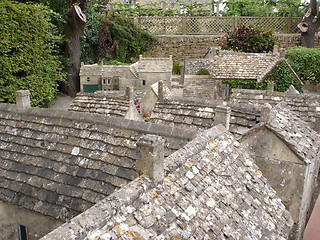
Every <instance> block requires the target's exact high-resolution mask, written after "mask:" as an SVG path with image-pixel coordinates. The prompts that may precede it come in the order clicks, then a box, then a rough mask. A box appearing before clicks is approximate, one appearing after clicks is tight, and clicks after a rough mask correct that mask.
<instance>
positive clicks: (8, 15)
mask: <svg viewBox="0 0 320 240" xmlns="http://www.w3.org/2000/svg"><path fill="white" fill-rule="evenodd" d="M52 15H54V13H53V12H52V11H49V10H48V9H47V8H45V7H44V6H43V5H30V4H23V3H14V2H11V1H9V0H2V1H1V3H0V22H1V24H0V42H1V44H0V101H1V102H8V103H14V102H15V92H16V91H17V90H22V89H29V90H30V95H31V104H32V105H33V106H46V105H47V103H49V102H50V101H51V100H52V99H53V98H54V96H55V94H56V92H57V90H58V82H59V81H63V80H64V79H65V77H66V76H65V74H64V73H63V67H62V64H61V62H60V60H59V56H58V55H57V51H56V43H57V42H58V41H61V38H60V37H58V36H57V35H54V33H55V32H56V29H55V26H54V25H53V24H51V23H50V22H49V21H48V20H49V19H50V17H52ZM57 19H58V18H57Z"/></svg>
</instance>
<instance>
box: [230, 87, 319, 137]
mask: <svg viewBox="0 0 320 240" xmlns="http://www.w3.org/2000/svg"><path fill="white" fill-rule="evenodd" d="M230 102H231V103H232V104H234V106H241V105H244V104H247V105H248V104H249V105H251V106H253V107H255V108H258V109H259V108H261V107H262V105H263V104H265V103H269V104H271V105H272V106H275V105H277V104H279V103H281V102H284V103H286V104H287V105H288V107H289V108H290V110H291V111H292V112H294V113H295V114H297V115H298V116H300V118H301V119H302V120H303V121H305V122H307V123H308V124H309V125H310V127H312V128H313V129H314V130H316V131H318V132H319V125H320V95H317V94H290V93H285V92H272V93H271V94H268V91H265V90H251V89H233V90H232V95H231V98H230Z"/></svg>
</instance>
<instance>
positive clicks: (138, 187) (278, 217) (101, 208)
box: [43, 125, 293, 240]
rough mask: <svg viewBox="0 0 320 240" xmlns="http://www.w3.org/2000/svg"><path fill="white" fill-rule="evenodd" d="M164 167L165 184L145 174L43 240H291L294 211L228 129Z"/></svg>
mask: <svg viewBox="0 0 320 240" xmlns="http://www.w3.org/2000/svg"><path fill="white" fill-rule="evenodd" d="M165 170H166V174H165V175H166V176H165V178H164V183H163V184H159V185H157V186H155V187H153V186H152V184H151V183H150V181H149V180H148V178H147V177H145V176H141V177H139V178H138V179H136V180H134V181H133V182H131V183H129V184H128V185H127V186H125V187H124V188H122V189H120V190H119V191H117V192H115V193H114V194H112V195H110V196H109V197H108V198H106V199H104V200H102V201H101V202H100V203H98V204H97V205H95V206H94V207H93V208H91V209H89V210H88V211H86V212H84V213H83V214H81V215H79V216H78V217H76V218H74V219H73V220H72V221H71V222H70V223H68V224H65V225H63V226H61V227H59V228H57V229H56V230H55V231H53V232H52V233H50V234H48V235H47V236H45V237H44V238H43V239H66V238H67V237H66V236H68V238H71V239H95V238H96V239H120V238H122V239H131V238H141V239H156V238H157V239H283V240H284V239H287V237H288V234H289V232H290V229H291V227H292V225H293V221H292V218H291V216H290V214H289V213H288V212H287V211H286V210H285V207H284V206H283V204H282V203H281V200H280V199H279V198H278V197H277V196H276V193H275V191H274V190H273V189H272V188H271V187H270V185H269V184H268V183H267V180H266V179H265V178H264V177H263V176H262V175H261V172H260V171H259V170H258V167H257V166H256V165H255V164H254V163H253V160H252V159H251V158H250V156H249V155H248V154H247V153H246V151H245V150H244V149H242V148H241V147H240V146H239V143H238V142H237V141H235V139H234V137H233V136H232V135H231V134H229V133H226V131H225V128H223V127H222V126H221V125H218V126H216V127H214V128H212V129H209V130H208V131H205V132H203V133H202V134H201V135H199V136H198V137H197V138H195V139H194V140H192V141H191V142H189V143H188V144H186V146H184V147H183V148H181V149H179V150H178V151H176V152H175V153H173V154H172V155H171V156H170V157H168V158H166V159H165ZM70 236H72V237H70Z"/></svg>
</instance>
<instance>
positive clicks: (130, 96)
mask: <svg viewBox="0 0 320 240" xmlns="http://www.w3.org/2000/svg"><path fill="white" fill-rule="evenodd" d="M126 99H127V100H128V101H129V102H131V101H133V89H132V87H126Z"/></svg>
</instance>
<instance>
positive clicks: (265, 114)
mask: <svg viewBox="0 0 320 240" xmlns="http://www.w3.org/2000/svg"><path fill="white" fill-rule="evenodd" d="M271 110H272V106H271V105H270V104H269V103H265V104H264V105H263V107H262V110H261V119H260V121H261V122H264V123H270V122H271Z"/></svg>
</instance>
